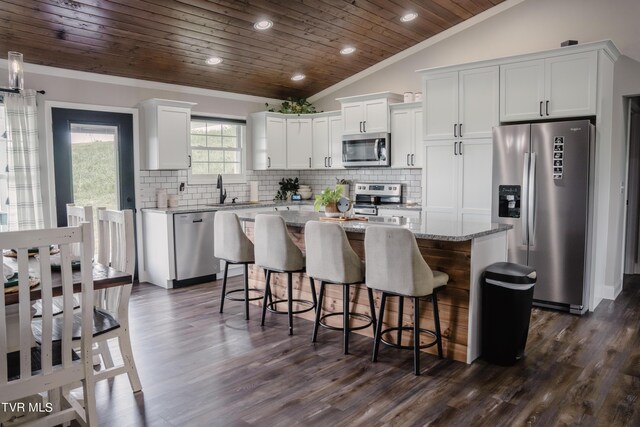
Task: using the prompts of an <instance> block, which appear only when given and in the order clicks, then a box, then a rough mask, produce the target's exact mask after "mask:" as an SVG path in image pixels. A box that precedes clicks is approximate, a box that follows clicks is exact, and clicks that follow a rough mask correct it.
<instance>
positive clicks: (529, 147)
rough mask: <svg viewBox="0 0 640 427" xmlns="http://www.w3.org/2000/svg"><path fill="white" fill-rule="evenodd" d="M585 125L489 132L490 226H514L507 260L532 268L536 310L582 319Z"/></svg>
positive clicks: (590, 138)
mask: <svg viewBox="0 0 640 427" xmlns="http://www.w3.org/2000/svg"><path fill="white" fill-rule="evenodd" d="M594 137H595V127H594V126H593V125H592V124H591V123H590V122H589V121H588V120H576V121H564V122H548V123H532V124H519V125H509V126H499V127H495V128H494V129H493V184H492V197H493V200H492V207H491V215H492V221H493V222H499V223H508V224H512V225H513V230H511V231H510V232H508V233H507V234H508V260H509V261H510V262H516V263H519V264H525V265H529V266H531V267H533V268H535V269H536V271H537V274H538V281H537V283H536V286H535V288H534V289H535V291H534V294H533V298H534V303H537V304H538V305H544V306H551V307H556V308H565V309H568V310H569V311H570V312H572V313H579V314H582V313H584V312H585V311H586V309H587V298H588V293H587V290H588V283H587V280H586V279H587V273H586V269H585V268H586V264H587V263H586V255H587V236H588V229H587V227H588V215H589V213H588V212H589V197H590V196H589V187H590V185H589V182H590V175H591V168H590V159H591V158H592V157H593V154H592V151H593V148H594Z"/></svg>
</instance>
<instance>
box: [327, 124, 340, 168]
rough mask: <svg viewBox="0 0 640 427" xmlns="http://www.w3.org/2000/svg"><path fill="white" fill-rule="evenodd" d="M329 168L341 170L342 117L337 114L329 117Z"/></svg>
mask: <svg viewBox="0 0 640 427" xmlns="http://www.w3.org/2000/svg"><path fill="white" fill-rule="evenodd" d="M329 145H330V147H331V151H330V153H329V167H330V168H333V169H342V168H344V166H343V165H342V117H341V116H340V115H339V114H338V115H335V116H329Z"/></svg>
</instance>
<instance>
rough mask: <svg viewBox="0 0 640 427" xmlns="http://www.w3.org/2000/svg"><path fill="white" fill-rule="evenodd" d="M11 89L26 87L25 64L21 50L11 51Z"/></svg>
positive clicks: (9, 56) (9, 57)
mask: <svg viewBox="0 0 640 427" xmlns="http://www.w3.org/2000/svg"><path fill="white" fill-rule="evenodd" d="M7 59H8V61H9V89H14V90H23V89H24V66H23V63H22V54H21V53H20V52H11V51H10V52H9V54H8V58H7Z"/></svg>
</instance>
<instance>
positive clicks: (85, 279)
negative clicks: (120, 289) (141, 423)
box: [0, 222, 98, 425]
mask: <svg viewBox="0 0 640 427" xmlns="http://www.w3.org/2000/svg"><path fill="white" fill-rule="evenodd" d="M91 239H92V232H91V225H90V224H89V223H87V222H84V223H81V224H79V225H78V226H76V227H65V228H55V229H41V230H29V231H14V232H7V233H0V250H5V249H14V250H15V251H16V252H17V273H18V295H19V296H18V304H17V305H18V317H19V322H18V324H19V333H18V343H17V347H18V350H17V351H12V350H13V349H11V348H9V345H8V342H7V337H8V335H10V332H9V331H8V325H9V327H11V325H12V323H11V322H10V321H8V319H7V318H6V316H7V312H8V309H9V308H10V307H11V305H9V306H5V292H0V319H2V321H1V322H0V356H1V357H2V358H3V359H4V360H1V361H0V401H2V402H10V401H16V400H18V401H19V400H22V399H26V398H29V397H33V396H35V395H37V394H38V393H42V392H50V393H52V394H54V393H55V394H56V395H57V396H62V397H63V398H64V399H66V400H67V403H68V404H63V405H56V408H57V409H58V410H57V411H54V412H52V413H50V414H46V416H45V417H44V418H39V419H38V425H58V424H63V423H66V422H69V421H71V420H73V419H76V420H78V421H79V422H80V423H81V424H82V425H97V424H98V421H97V419H96V403H95V392H94V382H93V372H92V364H91V356H92V351H91V345H92V338H91V331H92V321H93V313H92V311H93V310H82V309H81V313H79V314H77V315H79V316H80V319H81V325H80V327H81V331H82V339H81V342H80V344H79V346H78V344H77V343H75V342H72V337H73V324H74V310H73V293H74V282H76V283H77V282H78V281H79V282H80V283H81V289H79V290H80V295H81V299H82V307H92V306H93V304H92V302H93V275H92V266H91V257H92V254H91V246H92V245H91ZM75 244H78V245H79V247H80V248H81V252H80V266H81V269H80V272H78V273H75V274H76V275H79V276H81V277H80V279H79V280H78V277H76V280H74V277H73V276H74V273H72V255H71V250H72V249H71V248H72V246H73V245H75ZM50 245H57V246H58V248H59V250H60V261H61V265H60V268H61V270H60V273H59V274H55V275H54V274H52V271H51V259H50ZM30 248H38V256H37V257H29V253H28V250H29V249H30ZM35 277H37V278H38V279H35ZM37 280H39V287H40V297H41V298H42V300H43V304H42V310H43V313H42V325H43V327H42V340H41V344H40V345H39V346H37V345H34V344H33V336H32V332H31V316H32V308H31V304H32V301H31V294H30V293H31V292H30V288H31V287H32V286H34V285H36V284H37ZM54 289H55V290H56V291H58V290H61V291H62V300H63V305H64V311H63V313H62V314H61V315H60V316H62V319H63V320H62V324H63V328H62V336H61V339H60V340H59V341H57V342H54V340H53V339H52V333H53V324H54V316H53V309H52V299H53V293H54ZM76 290H78V289H76ZM76 313H77V312H76ZM60 316H58V318H59V317H60ZM74 348H80V352H79V353H76V352H74ZM79 382H81V383H82V387H83V391H84V408H83V407H82V405H80V404H79V403H78V402H77V401H75V400H74V399H73V396H72V395H71V393H70V392H71V390H70V386H71V385H72V384H78V383H79ZM60 391H61V394H59V392H60ZM43 415H45V414H43Z"/></svg>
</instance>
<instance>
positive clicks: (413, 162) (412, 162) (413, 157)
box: [411, 154, 416, 166]
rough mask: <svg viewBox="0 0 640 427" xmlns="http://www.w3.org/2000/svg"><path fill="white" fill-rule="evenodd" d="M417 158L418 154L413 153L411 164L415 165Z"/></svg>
mask: <svg viewBox="0 0 640 427" xmlns="http://www.w3.org/2000/svg"><path fill="white" fill-rule="evenodd" d="M415 158H416V155H415V154H412V155H411V166H415V165H416V162H415Z"/></svg>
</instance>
